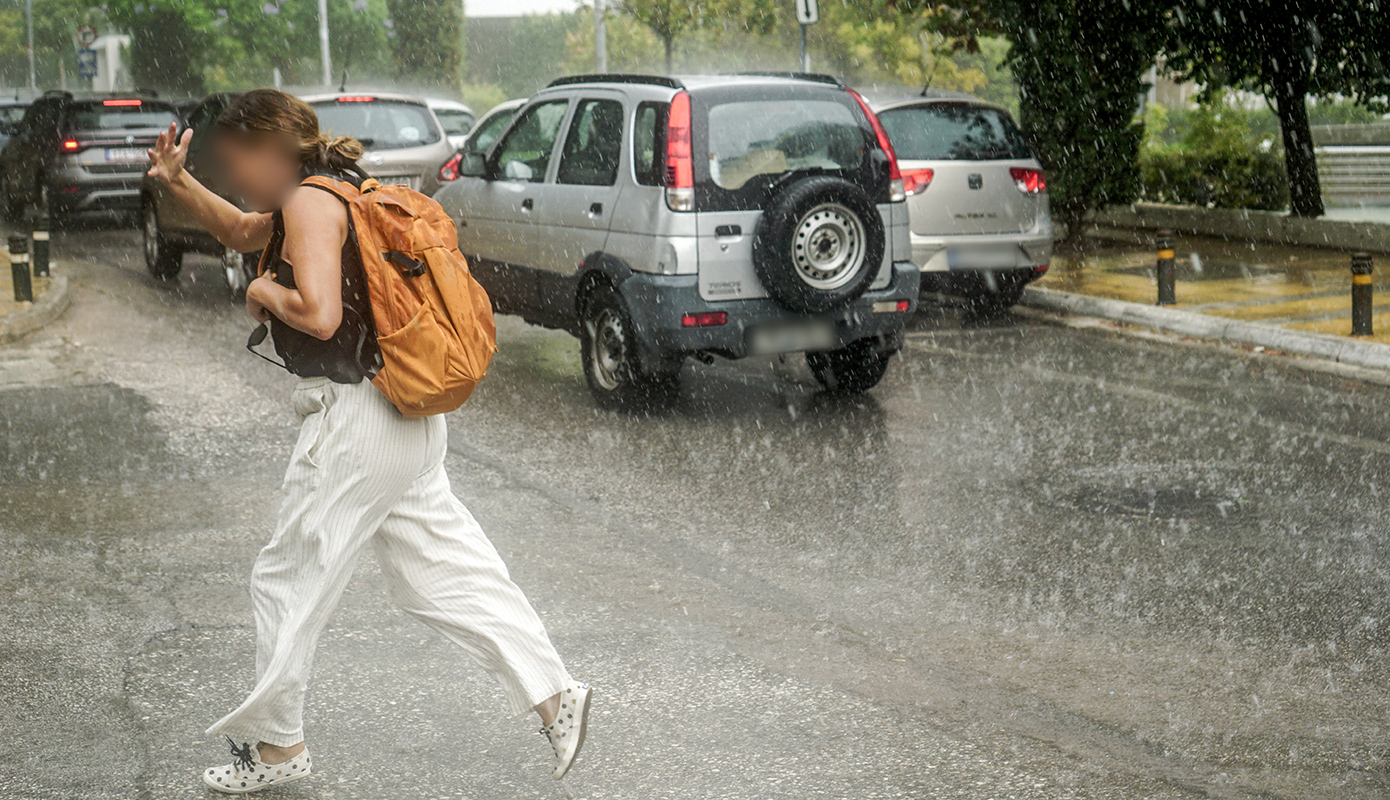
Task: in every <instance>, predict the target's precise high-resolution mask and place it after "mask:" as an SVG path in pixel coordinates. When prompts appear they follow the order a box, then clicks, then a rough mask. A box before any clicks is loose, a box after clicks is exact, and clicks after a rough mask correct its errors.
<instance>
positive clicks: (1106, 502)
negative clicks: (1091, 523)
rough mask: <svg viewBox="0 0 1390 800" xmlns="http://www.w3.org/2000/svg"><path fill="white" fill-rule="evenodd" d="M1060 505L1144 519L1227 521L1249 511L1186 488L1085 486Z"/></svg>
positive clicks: (1234, 502)
mask: <svg viewBox="0 0 1390 800" xmlns="http://www.w3.org/2000/svg"><path fill="white" fill-rule="evenodd" d="M1057 502H1058V504H1059V505H1061V506H1063V507H1064V508H1070V509H1074V510H1077V511H1086V512H1089V513H1092V514H1099V515H1102V516H1116V517H1132V518H1141V519H1226V518H1229V517H1234V516H1236V515H1238V514H1242V513H1244V512H1245V511H1247V510H1248V507H1247V506H1248V503H1247V502H1246V501H1245V500H1242V499H1240V498H1236V497H1230V496H1227V495H1224V494H1216V493H1212V492H1202V491H1201V490H1194V489H1183V488H1138V487H1135V488H1125V487H1113V486H1084V487H1082V488H1080V489H1077V490H1075V491H1073V492H1071V493H1069V494H1067V495H1064V496H1062V497H1059V498H1058V499H1057Z"/></svg>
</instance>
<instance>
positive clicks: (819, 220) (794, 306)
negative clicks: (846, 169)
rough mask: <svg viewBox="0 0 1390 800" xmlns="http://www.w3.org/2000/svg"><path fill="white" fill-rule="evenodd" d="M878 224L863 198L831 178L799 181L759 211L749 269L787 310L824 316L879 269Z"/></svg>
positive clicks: (865, 285)
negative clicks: (823, 313)
mask: <svg viewBox="0 0 1390 800" xmlns="http://www.w3.org/2000/svg"><path fill="white" fill-rule="evenodd" d="M883 248H884V231H883V218H882V217H881V216H879V213H878V208H877V207H876V206H875V205H874V203H873V201H872V200H871V199H869V195H868V194H866V193H865V192H864V190H863V189H861V188H859V187H858V186H856V185H855V184H853V183H850V182H849V181H847V180H844V179H843V178H837V177H834V176H832V175H816V176H813V177H809V178H803V179H802V180H799V181H797V182H795V183H793V184H791V185H790V186H788V187H787V188H786V189H785V190H783V192H782V193H781V194H780V195H778V196H777V197H776V198H775V199H774V200H773V201H772V202H771V203H770V204H768V206H767V208H766V209H765V210H764V211H763V216H762V219H761V220H760V221H759V222H758V229H757V231H756V232H755V234H754V236H753V266H754V268H756V270H757V272H758V278H759V279H760V280H761V281H762V282H763V287H764V288H765V289H767V293H768V294H770V295H772V296H773V297H774V298H775V299H776V300H777V301H778V302H780V303H781V304H782V305H784V306H786V307H787V308H789V309H791V310H792V311H801V312H807V313H818V312H822V311H832V310H834V309H836V308H840V307H842V306H845V305H847V304H849V303H851V302H853V301H854V300H856V299H857V298H858V297H859V296H860V295H861V294H863V293H864V290H865V289H868V288H869V284H870V283H872V282H873V279H874V275H875V274H877V273H878V269H879V266H880V264H882V262H883Z"/></svg>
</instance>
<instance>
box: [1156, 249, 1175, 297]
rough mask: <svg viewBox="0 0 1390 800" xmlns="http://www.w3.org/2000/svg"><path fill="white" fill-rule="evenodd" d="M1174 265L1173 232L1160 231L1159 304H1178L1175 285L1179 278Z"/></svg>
mask: <svg viewBox="0 0 1390 800" xmlns="http://www.w3.org/2000/svg"><path fill="white" fill-rule="evenodd" d="M1175 272H1176V270H1175V268H1174V266H1173V234H1171V233H1169V232H1168V231H1159V232H1158V304H1159V305H1161V306H1171V305H1174V304H1176V303H1177V302H1178V301H1177V297H1176V289H1175V287H1174V286H1173V284H1174V282H1175V281H1176V279H1177V276H1176V275H1175V274H1174V273H1175Z"/></svg>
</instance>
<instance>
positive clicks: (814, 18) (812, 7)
mask: <svg viewBox="0 0 1390 800" xmlns="http://www.w3.org/2000/svg"><path fill="white" fill-rule="evenodd" d="M796 21H797V22H799V23H801V71H802V72H810V71H811V51H810V49H809V48H807V46H806V29H807V28H808V27H810V26H811V25H815V24H816V23H817V22H820V7H819V4H818V3H817V2H816V0H796Z"/></svg>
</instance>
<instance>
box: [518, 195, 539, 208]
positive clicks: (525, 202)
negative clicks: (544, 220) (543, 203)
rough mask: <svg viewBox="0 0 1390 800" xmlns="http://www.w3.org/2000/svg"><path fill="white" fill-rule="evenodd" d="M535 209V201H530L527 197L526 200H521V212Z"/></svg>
mask: <svg viewBox="0 0 1390 800" xmlns="http://www.w3.org/2000/svg"><path fill="white" fill-rule="evenodd" d="M535 207H536V201H535V200H532V199H531V198H529V197H528V198H526V199H525V200H522V201H521V210H522V211H530V210H531V209H533V208H535Z"/></svg>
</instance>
